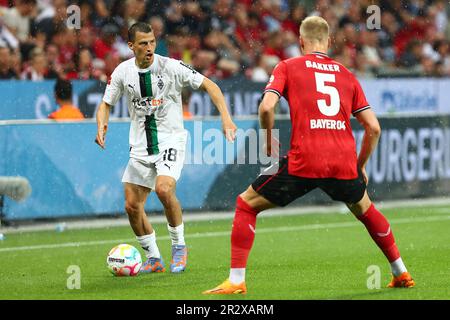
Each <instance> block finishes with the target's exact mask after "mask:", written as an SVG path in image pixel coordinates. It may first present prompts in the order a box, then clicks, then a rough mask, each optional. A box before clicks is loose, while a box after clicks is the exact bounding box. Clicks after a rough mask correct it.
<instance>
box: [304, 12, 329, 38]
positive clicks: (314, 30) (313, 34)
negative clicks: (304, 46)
mask: <svg viewBox="0 0 450 320" xmlns="http://www.w3.org/2000/svg"><path fill="white" fill-rule="evenodd" d="M329 35H330V27H329V26H328V22H327V21H326V20H325V19H324V18H322V17H318V16H313V17H307V18H305V19H304V20H303V21H302V23H301V25H300V36H301V37H302V38H303V39H305V40H309V41H317V42H325V41H328V37H329Z"/></svg>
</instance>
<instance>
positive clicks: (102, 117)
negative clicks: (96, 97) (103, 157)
mask: <svg viewBox="0 0 450 320" xmlns="http://www.w3.org/2000/svg"><path fill="white" fill-rule="evenodd" d="M110 109H111V105H109V104H107V103H106V102H105V101H102V103H100V105H99V107H98V109H97V137H96V138H95V142H96V143H97V144H98V145H99V146H100V147H102V148H103V149H105V137H106V131H108V121H109V111H110Z"/></svg>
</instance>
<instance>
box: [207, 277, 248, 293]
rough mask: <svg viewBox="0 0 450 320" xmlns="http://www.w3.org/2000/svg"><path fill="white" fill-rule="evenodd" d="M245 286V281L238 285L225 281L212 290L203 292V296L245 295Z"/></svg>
mask: <svg viewBox="0 0 450 320" xmlns="http://www.w3.org/2000/svg"><path fill="white" fill-rule="evenodd" d="M246 293H247V286H246V285H245V281H244V282H241V283H240V284H233V283H231V282H230V280H228V279H227V280H225V281H224V282H223V283H222V284H220V285H218V286H217V287H215V288H214V289H210V290H206V291H203V294H246Z"/></svg>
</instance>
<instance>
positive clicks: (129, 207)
mask: <svg viewBox="0 0 450 320" xmlns="http://www.w3.org/2000/svg"><path fill="white" fill-rule="evenodd" d="M125 211H126V213H127V214H128V215H129V216H131V217H136V216H138V215H139V212H140V206H139V204H137V203H136V202H131V201H126V202H125Z"/></svg>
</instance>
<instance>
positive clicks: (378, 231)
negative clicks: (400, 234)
mask: <svg viewBox="0 0 450 320" xmlns="http://www.w3.org/2000/svg"><path fill="white" fill-rule="evenodd" d="M358 219H359V220H360V221H361V222H362V223H363V224H364V225H365V226H366V228H367V231H369V234H370V236H371V237H372V239H373V241H375V243H376V244H377V245H378V247H380V249H381V251H383V253H384V255H385V256H386V258H387V259H388V260H389V262H393V261H395V260H397V259H398V258H400V253H399V251H398V248H397V245H396V244H395V239H394V235H393V234H392V231H391V227H390V225H389V222H388V221H387V220H386V218H385V217H384V216H383V215H382V214H381V212H380V211H378V210H377V209H375V206H374V205H373V204H372V205H371V206H370V208H369V209H368V210H367V211H366V212H365V213H364V214H363V215H362V216H360V217H358Z"/></svg>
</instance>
